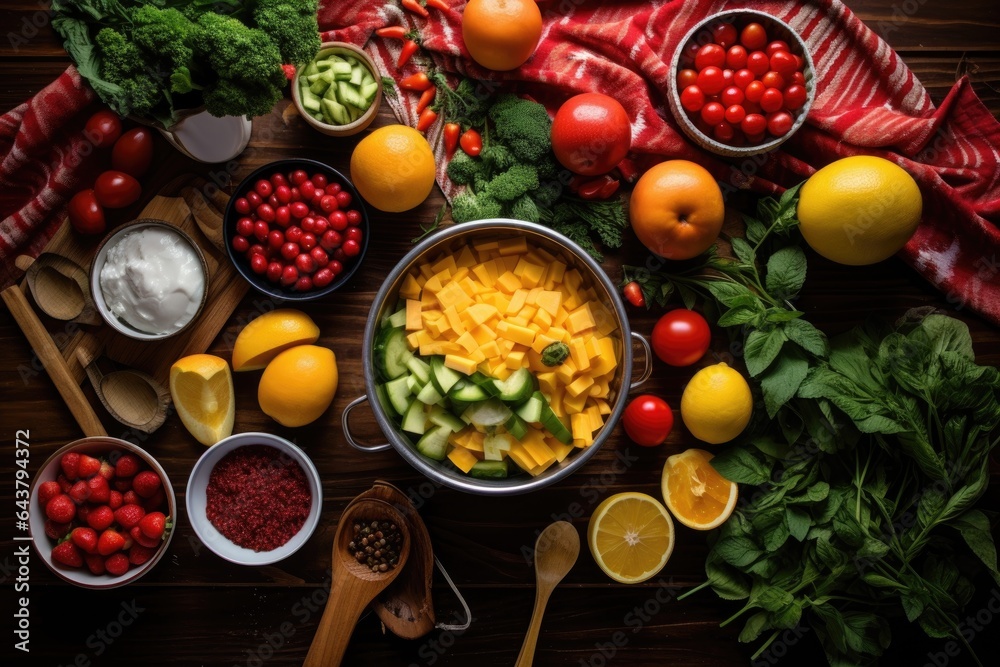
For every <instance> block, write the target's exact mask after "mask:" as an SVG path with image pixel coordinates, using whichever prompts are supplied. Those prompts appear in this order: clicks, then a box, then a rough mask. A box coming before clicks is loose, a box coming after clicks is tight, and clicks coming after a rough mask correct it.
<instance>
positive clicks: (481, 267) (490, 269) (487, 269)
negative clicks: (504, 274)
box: [472, 259, 497, 287]
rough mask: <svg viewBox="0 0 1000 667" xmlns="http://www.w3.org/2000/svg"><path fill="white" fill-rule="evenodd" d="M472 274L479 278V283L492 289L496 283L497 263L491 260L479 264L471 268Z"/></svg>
mask: <svg viewBox="0 0 1000 667" xmlns="http://www.w3.org/2000/svg"><path fill="white" fill-rule="evenodd" d="M472 272H473V273H474V274H476V277H477V278H479V282H481V283H482V284H484V285H487V286H490V287H492V286H493V284H494V283H496V281H497V263H496V262H494V261H493V260H492V259H491V260H489V261H488V262H481V263H479V264H476V265H475V266H473V267H472Z"/></svg>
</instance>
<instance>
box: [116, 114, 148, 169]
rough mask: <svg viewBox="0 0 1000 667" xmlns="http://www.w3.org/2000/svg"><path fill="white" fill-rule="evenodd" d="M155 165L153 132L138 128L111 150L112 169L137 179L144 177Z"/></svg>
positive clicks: (121, 138) (117, 142)
mask: <svg viewBox="0 0 1000 667" xmlns="http://www.w3.org/2000/svg"><path fill="white" fill-rule="evenodd" d="M152 163H153V132H152V130H150V129H149V128H147V127H137V128H135V129H133V130H129V131H128V132H126V133H125V134H123V135H122V136H121V137H120V138H119V139H118V141H116V142H115V147H114V148H112V149H111V167H112V168H113V169H117V170H118V171H123V172H125V173H126V174H128V175H129V176H134V177H135V178H140V177H142V175H143V174H145V173H146V170H147V169H149V165H151V164H152Z"/></svg>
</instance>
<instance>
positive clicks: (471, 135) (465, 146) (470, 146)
mask: <svg viewBox="0 0 1000 667" xmlns="http://www.w3.org/2000/svg"><path fill="white" fill-rule="evenodd" d="M458 145H459V146H461V147H462V150H463V151H465V153H466V155H471V156H472V157H476V156H477V155H479V154H480V153H482V152H483V137H482V136H481V135H480V134H479V132H476V131H475V130H474V129H472V128H471V127H470V128H469V129H468V130H466V131H465V132H464V133H462V137H461V138H460V139H459V140H458ZM337 196H338V197H339V196H340V195H339V194H338V195H337Z"/></svg>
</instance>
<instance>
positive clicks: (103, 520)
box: [28, 437, 177, 589]
mask: <svg viewBox="0 0 1000 667" xmlns="http://www.w3.org/2000/svg"><path fill="white" fill-rule="evenodd" d="M30 498H31V500H30V503H31V505H30V509H29V512H28V515H29V516H28V525H29V527H30V529H31V537H32V541H33V542H34V544H35V549H36V550H37V551H38V554H39V555H40V556H41V557H42V560H43V561H45V564H46V565H47V566H48V567H49V569H50V570H52V572H54V573H55V574H56V575H57V576H58V577H60V578H61V579H64V580H66V581H68V582H70V583H72V584H76V585H77V586H82V587H84V588H98V589H103V588H116V587H118V586H124V585H125V584H128V583H131V582H133V581H135V580H136V579H138V578H139V577H141V576H143V575H144V574H146V573H147V572H149V571H150V570H151V569H153V567H154V566H155V565H156V563H157V562H158V561H159V560H160V558H161V557H162V556H163V554H164V553H166V551H167V546H168V545H169V544H170V539H171V537H172V536H173V527H174V523H175V517H176V516H177V498H176V497H175V496H174V491H173V487H172V486H171V485H170V480H169V479H168V478H167V475H166V472H164V470H163V468H162V467H161V466H160V464H159V463H157V462H156V460H155V459H153V458H152V457H151V456H150V455H149V454H147V453H146V452H145V451H144V450H143V449H141V448H140V447H137V446H136V445H133V444H131V443H129V442H126V441H124V440H118V439H117V438H109V437H93V438H83V439H82V440H77V441H75V442H71V443H70V444H68V445H66V446H65V447H62V448H61V449H59V450H58V451H56V452H55V453H54V454H53V455H52V456H50V457H49V459H48V460H47V461H46V462H45V463H44V465H43V466H42V468H41V470H39V471H38V474H37V475H35V480H34V482H33V483H32V487H31V491H30Z"/></svg>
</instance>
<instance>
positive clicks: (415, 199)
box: [351, 110, 434, 213]
mask: <svg viewBox="0 0 1000 667" xmlns="http://www.w3.org/2000/svg"><path fill="white" fill-rule="evenodd" d="M425 111H426V110H425ZM351 180H352V181H353V182H354V186H355V187H356V188H357V189H358V192H360V193H361V196H362V197H364V198H365V201H367V202H368V203H369V204H371V205H372V206H374V207H375V208H377V209H379V210H380V211H387V212H390V213H399V212H401V211H408V210H409V209H411V208H414V207H416V206H418V205H419V204H421V203H422V202H423V201H424V200H425V199H427V196H428V195H429V194H430V193H431V190H432V189H433V188H434V153H433V151H431V147H430V144H428V143H427V140H426V139H425V138H424V137H423V136H422V135H421V134H420V133H419V132H417V131H416V130H414V129H413V128H411V127H407V126H405V125H387V126H385V127H380V128H378V129H377V130H375V131H374V132H372V133H371V134H369V135H368V136H366V137H365V138H364V139H362V140H361V141H360V142H358V145H357V146H356V147H355V148H354V152H353V153H352V154H351Z"/></svg>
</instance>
